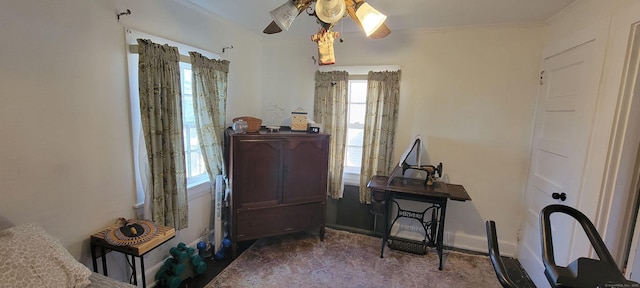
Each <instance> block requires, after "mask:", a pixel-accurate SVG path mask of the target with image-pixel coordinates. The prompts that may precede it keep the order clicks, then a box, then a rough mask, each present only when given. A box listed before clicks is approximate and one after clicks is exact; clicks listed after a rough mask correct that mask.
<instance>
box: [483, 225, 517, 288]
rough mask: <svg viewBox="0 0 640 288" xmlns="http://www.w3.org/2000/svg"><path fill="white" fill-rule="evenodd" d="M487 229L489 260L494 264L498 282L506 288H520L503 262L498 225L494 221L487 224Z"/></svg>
mask: <svg viewBox="0 0 640 288" xmlns="http://www.w3.org/2000/svg"><path fill="white" fill-rule="evenodd" d="M486 228H487V245H488V246H489V258H490V259H491V264H493V270H495V271H496V276H497V277H498V281H500V284H502V287H504V288H518V285H517V284H516V283H515V282H514V281H513V280H511V278H510V277H509V275H508V274H507V268H506V267H505V266H504V262H502V257H501V256H500V249H499V248H498V233H497V232H496V223H495V222H494V221H492V220H489V221H487V222H486Z"/></svg>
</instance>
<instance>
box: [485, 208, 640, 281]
mask: <svg viewBox="0 0 640 288" xmlns="http://www.w3.org/2000/svg"><path fill="white" fill-rule="evenodd" d="M553 213H564V214H567V215H569V216H571V217H573V218H574V219H575V220H576V221H578V223H580V225H581V226H582V229H583V230H584V232H585V233H586V235H587V237H588V238H589V241H590V242H591V246H593V248H594V250H595V251H596V254H597V255H598V258H599V259H591V258H584V257H580V258H578V259H576V260H575V261H573V262H571V263H570V264H569V265H568V266H566V267H563V266H558V265H556V262H555V258H554V253H553V237H552V235H551V221H550V219H549V217H550V216H551V214H553ZM540 232H541V233H542V235H541V236H542V237H541V238H542V262H543V263H544V268H545V270H544V274H545V276H546V277H547V280H549V283H550V284H551V286H552V287H640V284H638V283H636V282H633V281H629V280H627V279H626V278H625V277H624V275H623V274H622V272H620V270H619V269H618V266H617V265H616V263H615V261H614V259H613V257H612V256H611V253H609V250H608V249H607V247H606V246H605V245H604V242H603V241H602V238H600V234H599V233H598V231H597V230H596V228H595V226H593V223H591V221H590V220H589V218H587V216H585V215H584V214H582V212H580V211H578V210H576V209H574V208H572V207H569V206H565V205H558V204H554V205H549V206H547V207H545V208H543V209H542V211H540ZM496 271H497V270H496Z"/></svg>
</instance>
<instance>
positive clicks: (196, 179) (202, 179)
mask: <svg viewBox="0 0 640 288" xmlns="http://www.w3.org/2000/svg"><path fill="white" fill-rule="evenodd" d="M185 69H189V71H191V63H186V62H180V89H181V90H182V100H183V101H182V105H183V106H182V107H183V110H184V109H185V106H184V103H185V101H184V98H185V95H191V97H193V95H192V93H191V92H189V93H185V92H186V90H185V87H184V80H183V79H186V78H185V77H186V76H185V75H184V70H185ZM192 85H193V83H192ZM184 120H185V119H184V115H183V125H182V126H183V128H184V129H183V132H184V134H185V135H184V137H183V140H184V142H185V143H184V149H185V155H184V156H185V159H184V160H185V170H186V171H185V172H186V173H187V189H189V188H191V187H194V186H197V185H199V184H202V183H208V182H209V175H208V174H207V171H206V168H205V172H204V173H201V174H198V175H196V176H189V171H190V169H191V167H190V163H191V155H190V153H191V152H190V151H191V147H190V145H188V143H186V142H187V139H189V138H190V137H189V136H191V135H189V131H190V129H189V128H191V126H193V127H195V125H196V123H195V121H193V122H188V121H184ZM196 137H197V135H196ZM199 150H200V148H199V147H198V151H199ZM201 155H202V154H201ZM203 165H204V163H203Z"/></svg>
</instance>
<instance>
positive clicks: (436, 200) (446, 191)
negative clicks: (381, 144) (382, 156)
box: [367, 176, 471, 270]
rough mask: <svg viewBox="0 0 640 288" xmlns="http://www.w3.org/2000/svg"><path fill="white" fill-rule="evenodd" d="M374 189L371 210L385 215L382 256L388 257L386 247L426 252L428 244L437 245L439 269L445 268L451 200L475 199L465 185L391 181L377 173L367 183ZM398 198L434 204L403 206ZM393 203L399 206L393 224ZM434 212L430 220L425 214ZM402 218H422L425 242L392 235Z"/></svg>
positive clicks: (422, 181) (404, 180)
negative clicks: (420, 208)
mask: <svg viewBox="0 0 640 288" xmlns="http://www.w3.org/2000/svg"><path fill="white" fill-rule="evenodd" d="M367 187H368V188H369V189H371V204H372V205H371V207H372V208H371V212H372V213H374V214H379V215H382V216H383V217H384V221H385V226H384V231H385V232H384V236H383V239H382V247H381V248H380V258H383V257H384V247H385V246H386V245H389V247H391V248H394V247H399V248H401V249H398V250H402V251H406V250H410V251H406V252H412V253H413V252H414V251H415V252H418V253H416V254H422V255H424V254H425V253H426V248H427V247H435V248H436V250H437V252H438V258H439V265H438V269H439V270H442V266H443V263H442V251H443V247H444V245H443V238H444V220H445V215H446V210H447V200H449V199H451V200H455V201H468V200H471V197H469V194H468V193H467V191H466V190H465V189H464V187H462V185H456V184H447V183H444V182H436V183H434V185H424V180H421V179H414V178H404V177H394V178H393V179H391V181H389V177H387V176H373V178H371V181H369V184H368V185H367ZM395 199H404V200H412V201H419V202H426V203H430V204H431V206H430V207H428V208H427V209H425V210H424V211H422V212H416V211H410V210H405V209H401V208H400V205H399V204H398V203H397V202H396V201H395ZM391 203H396V205H398V212H397V214H396V217H395V218H394V220H393V222H392V223H391V225H390V223H389V215H390V214H391ZM429 213H430V217H429V218H430V219H425V215H427V214H429ZM399 218H410V219H416V220H418V221H420V223H421V224H422V227H423V228H424V231H425V239H424V240H423V241H415V240H410V239H403V238H399V237H392V236H390V233H391V228H392V226H393V224H394V223H395V222H396V221H397V220H398V219H399Z"/></svg>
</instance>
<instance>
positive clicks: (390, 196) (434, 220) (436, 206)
mask: <svg viewBox="0 0 640 288" xmlns="http://www.w3.org/2000/svg"><path fill="white" fill-rule="evenodd" d="M395 199H403V200H412V201H418V202H425V203H430V204H432V205H431V207H428V208H427V209H425V210H424V211H423V212H416V211H410V210H404V209H401V208H400V204H398V202H396V201H395ZM447 200H448V198H447V197H434V196H424V195H416V194H408V193H402V192H394V191H387V192H386V193H385V216H384V220H385V222H384V231H385V233H384V236H383V238H382V247H381V248H380V258H383V257H384V256H383V255H384V246H385V245H390V241H389V240H391V242H392V241H405V242H407V243H412V241H411V240H409V239H402V238H398V237H390V236H389V234H390V233H391V227H393V223H395V222H396V220H398V218H402V217H405V218H411V219H416V220H418V221H420V223H421V224H422V226H423V228H424V229H425V240H424V241H423V242H422V245H423V249H426V247H435V248H436V250H437V252H438V258H439V260H440V262H439V265H438V270H442V265H443V264H442V252H443V250H444V244H443V241H444V218H445V215H446V213H445V212H446V210H447ZM391 203H395V204H396V205H397V206H398V212H397V213H396V217H395V219H394V220H393V222H392V223H391V225H390V224H389V215H391ZM428 210H431V212H432V213H431V220H430V221H426V222H425V221H424V214H425V213H426V212H428ZM401 211H405V212H408V213H407V214H406V215H407V216H403V215H400V213H401ZM438 212H439V213H438ZM412 214H413V215H412ZM417 215H420V217H417ZM427 240H428V241H427ZM390 247H392V246H391V245H390ZM425 251H426V250H425Z"/></svg>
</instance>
